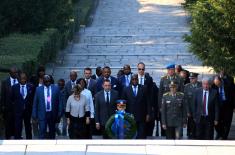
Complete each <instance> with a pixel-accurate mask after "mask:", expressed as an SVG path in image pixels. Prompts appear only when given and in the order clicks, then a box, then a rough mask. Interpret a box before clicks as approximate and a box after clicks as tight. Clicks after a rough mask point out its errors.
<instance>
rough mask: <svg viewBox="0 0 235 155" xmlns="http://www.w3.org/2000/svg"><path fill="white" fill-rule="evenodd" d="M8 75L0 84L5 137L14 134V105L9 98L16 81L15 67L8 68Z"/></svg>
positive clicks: (8, 137)
mask: <svg viewBox="0 0 235 155" xmlns="http://www.w3.org/2000/svg"><path fill="white" fill-rule="evenodd" d="M9 74H10V77H8V78H7V79H6V80H4V81H2V84H1V109H2V112H3V118H4V123H5V138H6V139H10V138H11V137H13V136H14V129H15V128H14V106H13V104H12V100H11V93H12V86H13V85H15V84H17V83H18V80H17V77H18V70H17V68H15V67H12V68H11V69H10V73H9Z"/></svg>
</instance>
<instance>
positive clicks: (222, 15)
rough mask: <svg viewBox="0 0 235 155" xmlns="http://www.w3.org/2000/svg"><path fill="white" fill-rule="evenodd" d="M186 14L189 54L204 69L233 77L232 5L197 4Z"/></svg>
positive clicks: (211, 0) (217, 1) (214, 0)
mask: <svg viewBox="0 0 235 155" xmlns="http://www.w3.org/2000/svg"><path fill="white" fill-rule="evenodd" d="M190 12H191V16H192V23H191V35H190V36H187V37H186V40H187V41H189V42H190V43H191V47H190V50H191V51H192V52H193V53H194V54H196V55H197V56H198V57H199V58H200V59H201V60H202V61H203V63H204V65H208V66H212V67H214V69H215V70H216V71H218V70H220V69H225V70H226V71H227V72H228V73H230V74H232V75H235V53H234V52H235V27H234V25H235V1H234V0H207V1H205V0H199V1H197V3H196V4H195V5H193V6H192V8H191V10H190Z"/></svg>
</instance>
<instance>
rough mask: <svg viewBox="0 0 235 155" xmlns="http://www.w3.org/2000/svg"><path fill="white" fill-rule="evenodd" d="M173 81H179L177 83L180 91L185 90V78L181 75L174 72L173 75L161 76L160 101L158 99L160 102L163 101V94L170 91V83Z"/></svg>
mask: <svg viewBox="0 0 235 155" xmlns="http://www.w3.org/2000/svg"><path fill="white" fill-rule="evenodd" d="M172 81H174V82H176V83H177V85H178V86H177V91H179V92H183V91H184V82H183V79H182V78H181V77H180V76H179V75H177V74H174V75H173V76H169V75H165V76H163V77H162V78H161V81H160V87H159V101H158V103H159V104H161V103H162V96H163V94H164V93H167V92H169V91H170V87H169V84H170V83H171V82H172ZM159 107H161V105H159Z"/></svg>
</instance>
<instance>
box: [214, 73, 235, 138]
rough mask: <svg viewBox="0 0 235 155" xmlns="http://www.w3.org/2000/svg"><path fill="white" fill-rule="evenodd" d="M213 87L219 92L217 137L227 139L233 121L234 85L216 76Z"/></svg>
mask: <svg viewBox="0 0 235 155" xmlns="http://www.w3.org/2000/svg"><path fill="white" fill-rule="evenodd" d="M212 88H214V89H216V90H217V92H218V94H219V101H220V104H219V109H220V113H219V124H218V125H217V126H216V131H217V135H216V139H223V140H226V139H227V138H228V134H229V130H230V127H231V122H232V118H233V109H234V107H233V104H234V103H233V102H234V87H233V84H230V85H228V84H227V83H225V82H223V80H222V79H221V78H220V77H219V76H215V77H214V84H213V85H212Z"/></svg>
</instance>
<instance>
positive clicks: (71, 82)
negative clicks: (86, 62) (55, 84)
mask: <svg viewBox="0 0 235 155" xmlns="http://www.w3.org/2000/svg"><path fill="white" fill-rule="evenodd" d="M69 77H70V80H69V81H68V82H67V83H66V84H65V87H64V89H65V99H66V100H67V99H68V98H69V96H70V95H72V93H73V91H72V89H73V87H74V86H75V85H76V80H77V77H78V75H77V72H76V71H71V72H70V76H69Z"/></svg>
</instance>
